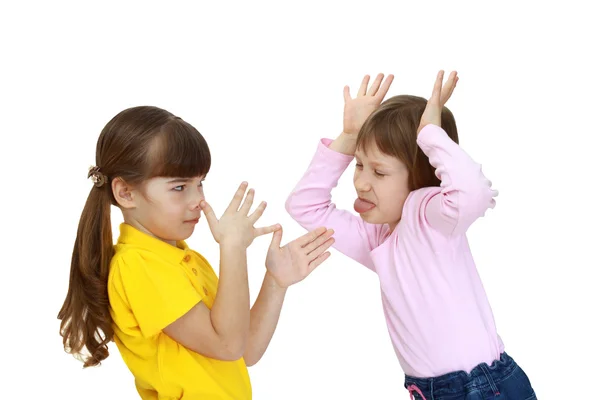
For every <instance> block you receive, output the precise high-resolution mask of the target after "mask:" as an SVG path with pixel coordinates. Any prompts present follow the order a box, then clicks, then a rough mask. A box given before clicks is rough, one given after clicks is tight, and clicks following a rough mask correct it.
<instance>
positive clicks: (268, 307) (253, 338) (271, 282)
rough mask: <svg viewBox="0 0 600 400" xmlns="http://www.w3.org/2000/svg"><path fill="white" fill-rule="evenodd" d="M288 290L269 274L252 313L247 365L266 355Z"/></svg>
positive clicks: (246, 353)
mask: <svg viewBox="0 0 600 400" xmlns="http://www.w3.org/2000/svg"><path fill="white" fill-rule="evenodd" d="M286 291H287V289H284V288H281V287H279V286H278V285H277V283H276V282H275V279H273V277H272V276H271V275H270V274H269V273H268V272H267V273H265V278H264V280H263V284H262V287H261V289H260V292H259V294H258V297H257V298H256V302H255V303H254V305H253V306H252V310H251V311H250V332H249V336H248V343H247V345H246V351H245V352H244V360H245V361H246V365H248V366H251V365H254V364H256V363H257V362H258V361H259V360H260V359H261V358H262V356H263V354H265V351H266V350H267V347H268V346H269V343H270V342H271V338H272V337H273V333H274V332H275V328H276V327H277V322H278V321H279V315H280V314H281V307H282V306H283V300H284V298H285V293H286Z"/></svg>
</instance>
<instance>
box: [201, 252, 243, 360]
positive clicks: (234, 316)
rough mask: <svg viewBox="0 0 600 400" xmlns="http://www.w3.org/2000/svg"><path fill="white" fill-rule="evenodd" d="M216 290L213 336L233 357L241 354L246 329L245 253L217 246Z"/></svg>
mask: <svg viewBox="0 0 600 400" xmlns="http://www.w3.org/2000/svg"><path fill="white" fill-rule="evenodd" d="M220 253H221V264H220V266H221V267H220V273H219V287H218V290H217V296H216V298H215V301H214V304H213V307H212V309H211V313H210V316H211V322H212V324H213V327H214V329H215V332H216V333H217V334H218V335H219V337H220V338H221V339H222V341H223V343H225V344H226V345H227V347H229V348H230V349H231V351H232V352H234V353H240V354H241V353H242V352H243V350H244V348H245V346H246V344H247V338H248V330H249V326H250V294H249V291H248V268H247V259H246V249H240V248H231V247H228V246H223V245H221V248H220Z"/></svg>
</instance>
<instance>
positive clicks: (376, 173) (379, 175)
mask: <svg viewBox="0 0 600 400" xmlns="http://www.w3.org/2000/svg"><path fill="white" fill-rule="evenodd" d="M375 176H378V177H380V178H381V177H382V176H385V174H382V173H381V172H378V171H375Z"/></svg>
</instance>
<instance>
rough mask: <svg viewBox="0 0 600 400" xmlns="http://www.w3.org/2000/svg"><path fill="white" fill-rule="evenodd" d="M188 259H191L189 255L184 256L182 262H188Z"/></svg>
mask: <svg viewBox="0 0 600 400" xmlns="http://www.w3.org/2000/svg"><path fill="white" fill-rule="evenodd" d="M190 258H191V257H190V255H189V254H186V255H185V257H183V261H185V262H189V261H190Z"/></svg>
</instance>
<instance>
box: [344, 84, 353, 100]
mask: <svg viewBox="0 0 600 400" xmlns="http://www.w3.org/2000/svg"><path fill="white" fill-rule="evenodd" d="M350 100H352V96H350V86H344V102H345V103H347V102H349V101H350Z"/></svg>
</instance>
